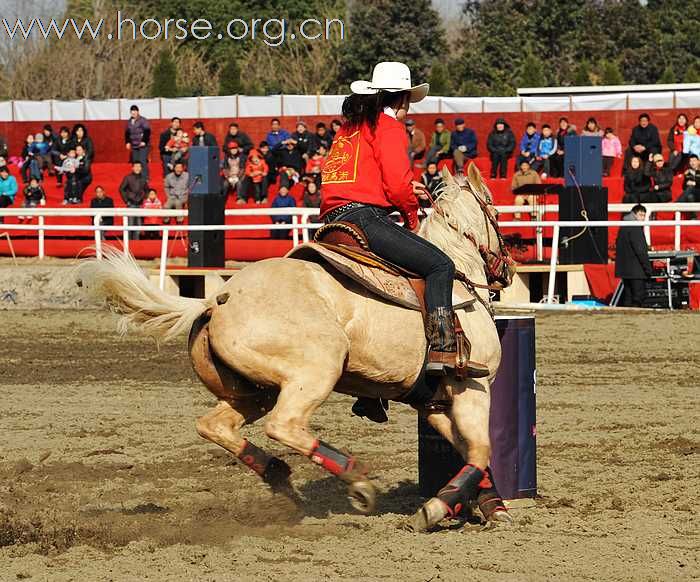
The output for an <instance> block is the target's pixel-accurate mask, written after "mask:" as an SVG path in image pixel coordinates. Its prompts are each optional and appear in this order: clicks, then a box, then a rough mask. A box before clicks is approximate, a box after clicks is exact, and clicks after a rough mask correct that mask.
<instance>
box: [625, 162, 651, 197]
mask: <svg viewBox="0 0 700 582" xmlns="http://www.w3.org/2000/svg"><path fill="white" fill-rule="evenodd" d="M623 176H624V180H625V195H624V197H623V198H622V201H623V202H624V203H625V204H640V203H641V202H642V200H643V201H645V202H646V201H648V200H649V195H650V191H651V180H650V179H649V176H647V175H646V174H645V173H644V162H642V158H640V157H639V156H632V158H631V159H630V163H629V166H628V167H627V168H625V170H624V172H623Z"/></svg>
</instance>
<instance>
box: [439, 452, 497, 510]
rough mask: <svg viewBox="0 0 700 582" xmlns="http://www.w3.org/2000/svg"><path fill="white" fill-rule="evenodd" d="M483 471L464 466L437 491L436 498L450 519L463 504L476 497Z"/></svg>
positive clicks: (473, 466) (472, 466) (474, 467)
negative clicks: (442, 504) (443, 506)
mask: <svg viewBox="0 0 700 582" xmlns="http://www.w3.org/2000/svg"><path fill="white" fill-rule="evenodd" d="M484 475H485V473H484V471H482V470H481V469H479V467H477V466H475V465H465V466H464V467H463V468H462V470H461V471H460V472H459V473H457V474H456V475H455V476H454V477H453V478H452V479H451V480H450V482H449V483H448V484H447V485H445V486H444V487H443V488H442V489H440V491H438V494H437V498H438V499H439V500H440V501H442V502H443V503H444V504H445V507H446V508H447V511H448V515H449V516H450V517H452V516H454V515H457V514H458V513H459V512H460V511H461V509H462V507H463V506H464V504H466V503H469V502H470V501H471V500H472V499H474V498H475V497H476V496H477V493H478V490H479V483H481V482H482V480H483V479H484Z"/></svg>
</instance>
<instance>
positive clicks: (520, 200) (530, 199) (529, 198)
mask: <svg viewBox="0 0 700 582" xmlns="http://www.w3.org/2000/svg"><path fill="white" fill-rule="evenodd" d="M541 183H542V180H541V179H540V175H539V174H538V173H537V172H535V170H533V169H532V168H531V167H530V162H528V161H527V160H523V161H522V162H520V169H519V170H518V171H517V172H515V174H513V179H512V181H511V184H510V186H511V190H512V191H515V190H517V189H518V188H520V187H521V186H525V185H527V184H541ZM526 204H527V205H529V206H530V207H531V208H532V209H534V206H535V205H536V204H537V196H535V195H533V194H528V195H524V194H516V195H515V205H516V206H524V205H526ZM514 216H515V220H520V213H519V212H516V213H515V215H514ZM530 216H531V217H532V218H537V214H536V213H535V212H534V211H533V210H530Z"/></svg>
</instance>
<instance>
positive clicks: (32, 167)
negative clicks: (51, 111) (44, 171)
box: [21, 133, 41, 184]
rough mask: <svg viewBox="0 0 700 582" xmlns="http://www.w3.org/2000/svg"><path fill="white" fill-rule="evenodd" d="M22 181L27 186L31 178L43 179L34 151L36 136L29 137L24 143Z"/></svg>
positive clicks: (30, 135)
mask: <svg viewBox="0 0 700 582" xmlns="http://www.w3.org/2000/svg"><path fill="white" fill-rule="evenodd" d="M21 174H22V181H23V182H24V183H25V184H27V183H29V180H30V178H32V177H35V178H38V179H41V173H40V172H39V164H38V163H37V160H36V154H35V150H34V135H33V134H31V133H30V134H29V135H27V139H26V140H25V142H24V147H23V148H22V167H21Z"/></svg>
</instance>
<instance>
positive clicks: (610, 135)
mask: <svg viewBox="0 0 700 582" xmlns="http://www.w3.org/2000/svg"><path fill="white" fill-rule="evenodd" d="M601 151H602V153H603V176H605V177H606V178H607V177H608V176H610V168H612V165H613V162H614V161H615V158H621V157H622V144H621V143H620V138H619V137H617V136H616V135H615V133H614V132H613V128H612V127H606V128H605V136H604V137H603V142H602V148H601Z"/></svg>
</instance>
